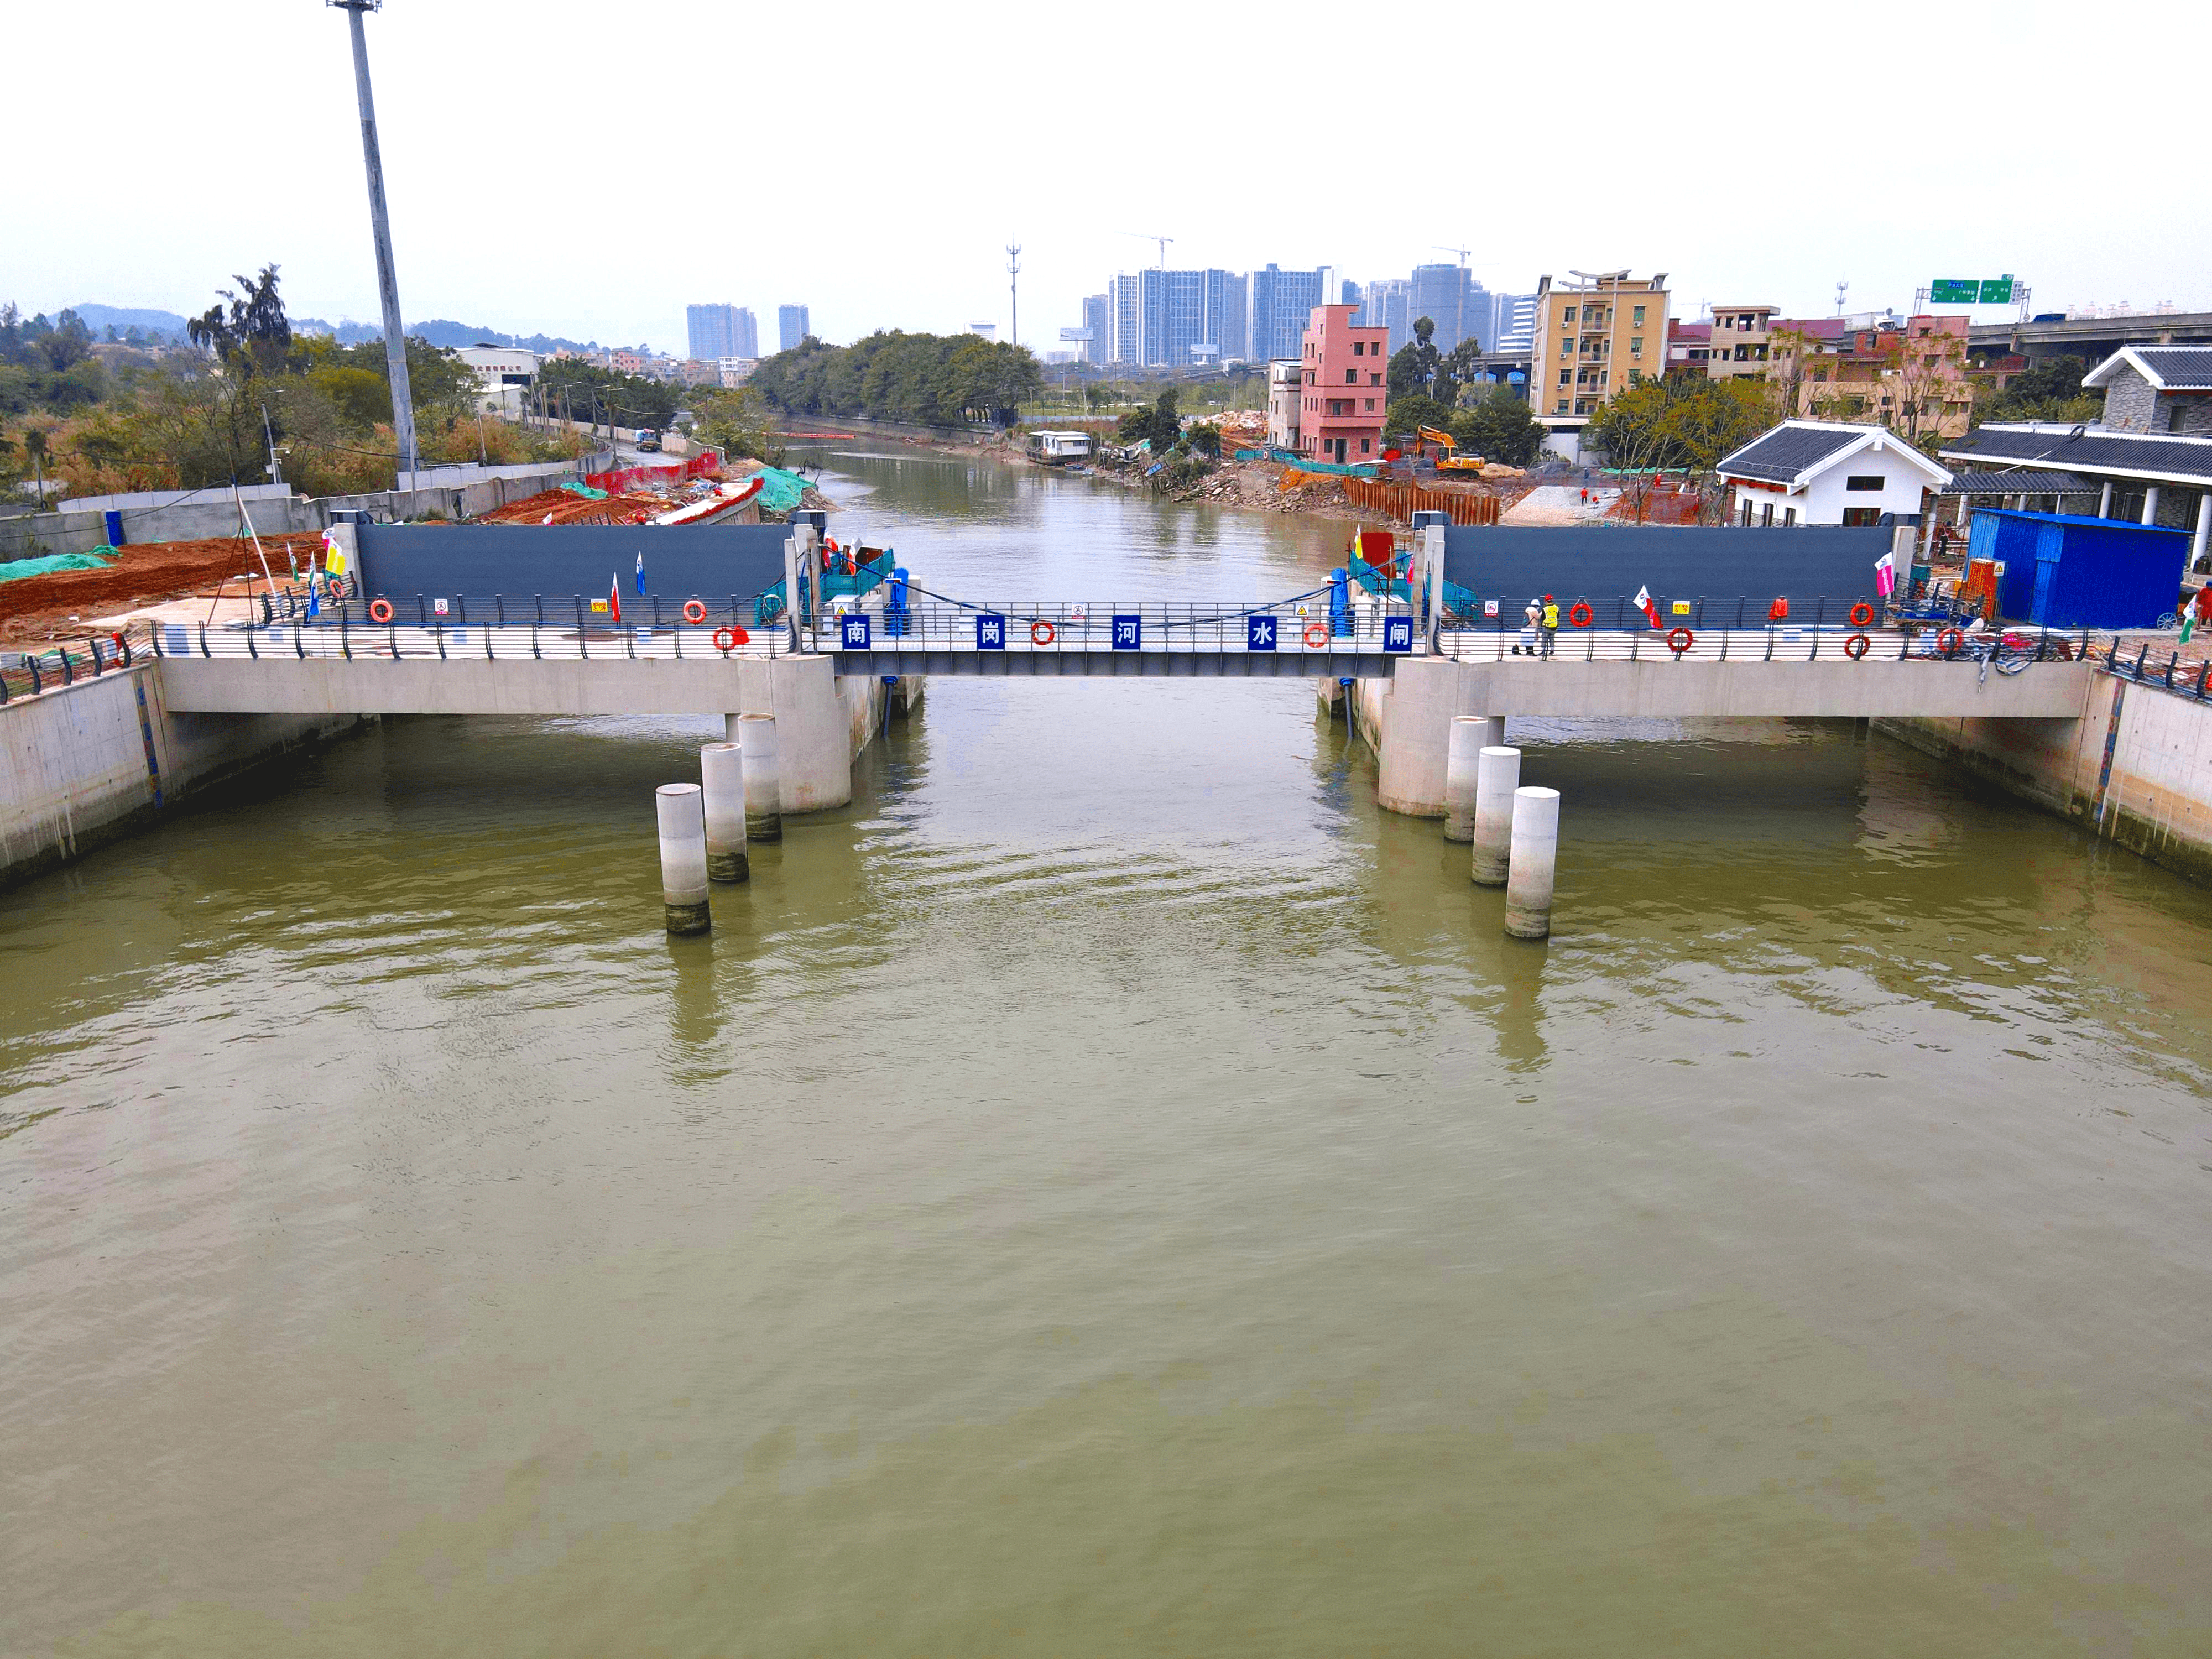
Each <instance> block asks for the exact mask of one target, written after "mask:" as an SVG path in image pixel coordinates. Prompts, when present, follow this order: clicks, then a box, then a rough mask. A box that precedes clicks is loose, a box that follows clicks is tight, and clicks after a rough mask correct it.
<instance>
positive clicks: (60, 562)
mask: <svg viewBox="0 0 2212 1659" xmlns="http://www.w3.org/2000/svg"><path fill="white" fill-rule="evenodd" d="M103 553H105V554H106V555H107V556H106V558H104V559H103V558H101V557H100V555H101V554H103ZM113 562H115V550H114V549H113V548H112V547H107V546H105V545H103V546H100V547H96V548H94V550H92V551H91V552H89V553H54V554H50V555H48V556H46V558H43V559H17V560H15V561H14V562H11V563H8V564H0V582H13V581H21V580H22V579H23V578H24V577H26V576H51V575H52V574H53V573H54V572H55V571H57V570H105V569H106V568H107V567H108V566H109V565H111V564H112V563H113Z"/></svg>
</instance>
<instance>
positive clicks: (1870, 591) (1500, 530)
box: [1444, 525, 1904, 628]
mask: <svg viewBox="0 0 2212 1659" xmlns="http://www.w3.org/2000/svg"><path fill="white" fill-rule="evenodd" d="M1889 547H1890V532H1889V531H1888V530H1887V529H1884V528H1881V527H1880V526H1874V527H1861V526H1851V527H1850V528H1848V529H1846V528H1844V527H1842V526H1835V525H1810V526H1794V527H1792V528H1790V529H1788V530H1753V529H1742V528H1734V527H1731V528H1725V529H1723V528H1717V527H1711V526H1695V527H1676V526H1610V525H1607V526H1586V527H1585V526H1575V527H1573V528H1560V529H1549V528H1546V529H1536V528H1529V529H1517V528H1513V527H1510V526H1504V527H1497V528H1486V527H1483V526H1467V525H1454V526H1451V527H1450V528H1449V529H1448V530H1447V531H1446V532H1444V576H1445V578H1446V580H1450V581H1455V582H1457V583H1458V584H1460V585H1461V586H1462V587H1465V588H1468V589H1469V590H1470V591H1471V592H1474V594H1475V596H1476V597H1477V599H1498V600H1499V601H1500V602H1501V603H1500V605H1499V611H1500V612H1501V614H1502V616H1503V618H1504V621H1506V622H1507V623H1510V624H1512V625H1514V626H1516V627H1517V626H1518V625H1519V624H1520V621H1521V608H1522V606H1523V605H1526V604H1527V603H1528V600H1529V599H1532V598H1534V596H1536V595H1537V594H1540V593H1552V594H1556V595H1557V596H1558V598H1559V603H1560V605H1562V606H1565V605H1571V604H1572V603H1573V602H1574V601H1575V600H1577V599H1589V602H1590V608H1591V609H1592V610H1593V611H1595V612H1596V622H1597V625H1598V626H1599V627H1600V628H1612V627H1614V626H1616V625H1620V624H1618V623H1616V617H1617V616H1618V615H1619V613H1620V605H1618V604H1617V603H1616V601H1618V600H1620V599H1633V598H1635V596H1636V590H1637V589H1638V587H1639V586H1642V587H1649V588H1650V590H1651V595H1652V597H1653V598H1654V599H1657V600H1658V601H1659V603H1660V607H1661V609H1662V611H1666V610H1667V607H1668V605H1670V604H1671V603H1672V602H1673V601H1674V600H1676V599H1686V600H1689V601H1691V602H1692V603H1695V602H1696V601H1697V600H1699V599H1704V600H1705V602H1706V603H1705V623H1706V625H1707V626H1709V627H1717V626H1719V625H1721V624H1723V623H1726V624H1729V625H1731V626H1732V625H1734V623H1735V617H1736V611H1737V601H1738V600H1739V599H1741V600H1742V601H1743V606H1742V609H1743V612H1744V619H1745V621H1746V623H1763V622H1765V619H1766V611H1767V606H1768V605H1771V603H1772V602H1773V601H1774V600H1775V599H1778V598H1780V599H1788V600H1789V601H1790V621H1792V622H1794V623H1807V622H1811V621H1813V620H1814V617H1815V615H1816V614H1817V613H1818V612H1819V611H1820V600H1821V599H1823V598H1824V597H1825V598H1826V601H1827V609H1826V618H1827V620H1828V621H1829V622H1832V623H1840V622H1843V621H1844V620H1845V619H1846V618H1848V617H1849V616H1850V608H1851V606H1852V605H1854V604H1855V603H1857V602H1858V601H1859V600H1862V599H1863V600H1865V601H1867V602H1869V604H1871V603H1872V602H1873V600H1874V598H1875V568H1874V567H1875V560H1876V559H1879V558H1880V557H1881V556H1882V555H1883V554H1885V553H1887V552H1888V551H1889ZM1903 574H1904V573H1903V572H1901V571H1900V572H1899V575H1900V576H1902V575H1903ZM1625 620H1626V622H1629V623H1633V622H1636V621H1637V620H1638V613H1637V612H1635V611H1628V612H1627V614H1626V619H1625ZM1673 620H1674V618H1673V617H1672V615H1671V613H1668V621H1669V622H1670V623H1671V622H1672V621H1673Z"/></svg>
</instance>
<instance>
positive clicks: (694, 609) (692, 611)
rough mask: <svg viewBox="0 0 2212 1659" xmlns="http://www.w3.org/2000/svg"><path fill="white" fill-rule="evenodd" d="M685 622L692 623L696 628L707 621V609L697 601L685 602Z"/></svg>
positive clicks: (689, 600)
mask: <svg viewBox="0 0 2212 1659" xmlns="http://www.w3.org/2000/svg"><path fill="white" fill-rule="evenodd" d="M706 620H707V607H706V606H705V605H702V604H701V603H700V602H699V601H698V600H697V599H686V600H684V621H685V622H688V623H690V624H691V625H692V626H693V627H694V628H696V627H697V626H698V625H699V624H700V623H702V622H704V621H706Z"/></svg>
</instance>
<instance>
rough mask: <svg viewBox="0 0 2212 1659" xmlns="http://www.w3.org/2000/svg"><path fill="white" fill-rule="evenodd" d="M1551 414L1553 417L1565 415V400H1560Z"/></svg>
mask: <svg viewBox="0 0 2212 1659" xmlns="http://www.w3.org/2000/svg"><path fill="white" fill-rule="evenodd" d="M1552 412H1553V414H1554V415H1564V414H1565V413H1566V412H1567V400H1566V399H1565V398H1560V399H1559V403H1558V404H1556V405H1555V406H1554V407H1553V410H1552Z"/></svg>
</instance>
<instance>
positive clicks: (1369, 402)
mask: <svg viewBox="0 0 2212 1659" xmlns="http://www.w3.org/2000/svg"><path fill="white" fill-rule="evenodd" d="M1367 412H1368V413H1369V414H1370V415H1372V414H1373V413H1374V412H1375V399H1374V398H1369V399H1368V400H1367Z"/></svg>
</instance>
